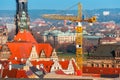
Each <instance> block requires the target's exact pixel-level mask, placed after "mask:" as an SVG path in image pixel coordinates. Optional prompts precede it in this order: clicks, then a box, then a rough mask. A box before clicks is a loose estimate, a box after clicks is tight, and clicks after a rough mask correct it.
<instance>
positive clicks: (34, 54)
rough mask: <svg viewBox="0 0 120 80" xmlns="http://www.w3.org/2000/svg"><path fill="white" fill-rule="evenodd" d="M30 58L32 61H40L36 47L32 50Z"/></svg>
mask: <svg viewBox="0 0 120 80" xmlns="http://www.w3.org/2000/svg"><path fill="white" fill-rule="evenodd" d="M29 58H30V59H38V58H39V56H38V54H37V51H36V47H35V46H33V47H32V50H31V53H30V57H29Z"/></svg>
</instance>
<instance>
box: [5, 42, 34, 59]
mask: <svg viewBox="0 0 120 80" xmlns="http://www.w3.org/2000/svg"><path fill="white" fill-rule="evenodd" d="M7 45H8V47H9V49H10V51H11V53H12V55H11V56H10V59H14V58H15V57H17V58H18V59H21V58H28V57H29V55H30V52H31V49H32V43H26V42H18V43H16V42H12V43H7Z"/></svg>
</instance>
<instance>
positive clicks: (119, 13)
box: [0, 8, 120, 23]
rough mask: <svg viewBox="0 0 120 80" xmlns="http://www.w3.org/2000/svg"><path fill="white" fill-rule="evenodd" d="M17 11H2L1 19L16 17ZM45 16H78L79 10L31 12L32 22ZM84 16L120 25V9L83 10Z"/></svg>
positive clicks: (0, 11)
mask: <svg viewBox="0 0 120 80" xmlns="http://www.w3.org/2000/svg"><path fill="white" fill-rule="evenodd" d="M104 11H109V13H110V14H109V15H107V16H104V15H103V12H104ZM15 13H16V11H15V10H0V17H3V16H4V17H5V16H6V17H14V15H15ZM43 14H73V15H77V10H68V11H64V10H29V15H30V18H31V20H34V19H36V18H41V15H43ZM83 14H84V16H85V17H90V16H93V15H98V21H101V22H103V21H115V22H116V23H120V8H115V9H94V10H83Z"/></svg>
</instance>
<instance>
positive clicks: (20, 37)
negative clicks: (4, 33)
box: [14, 30, 37, 43]
mask: <svg viewBox="0 0 120 80" xmlns="http://www.w3.org/2000/svg"><path fill="white" fill-rule="evenodd" d="M14 41H26V42H32V43H37V41H36V40H35V39H34V37H33V35H32V34H31V33H30V32H29V31H26V30H24V31H23V32H21V31H19V32H18V34H17V35H16V36H15V37H14Z"/></svg>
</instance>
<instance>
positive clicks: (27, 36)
mask: <svg viewBox="0 0 120 80" xmlns="http://www.w3.org/2000/svg"><path fill="white" fill-rule="evenodd" d="M6 46H7V48H8V50H7V51H8V52H6V53H7V55H6V56H7V57H5V59H6V60H7V59H9V60H14V59H15V60H19V61H20V60H21V59H23V60H24V59H30V60H51V59H54V58H55V59H58V57H57V54H56V52H55V50H53V48H52V46H51V45H50V44H48V43H37V42H36V40H35V39H34V37H33V35H32V34H31V33H30V32H29V31H27V30H21V31H19V32H18V34H17V35H16V36H15V37H14V40H13V41H12V42H7V44H6ZM2 47H3V46H2ZM0 55H1V56H0V58H1V59H3V58H4V53H2V54H0ZM14 62H15V61H14Z"/></svg>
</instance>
